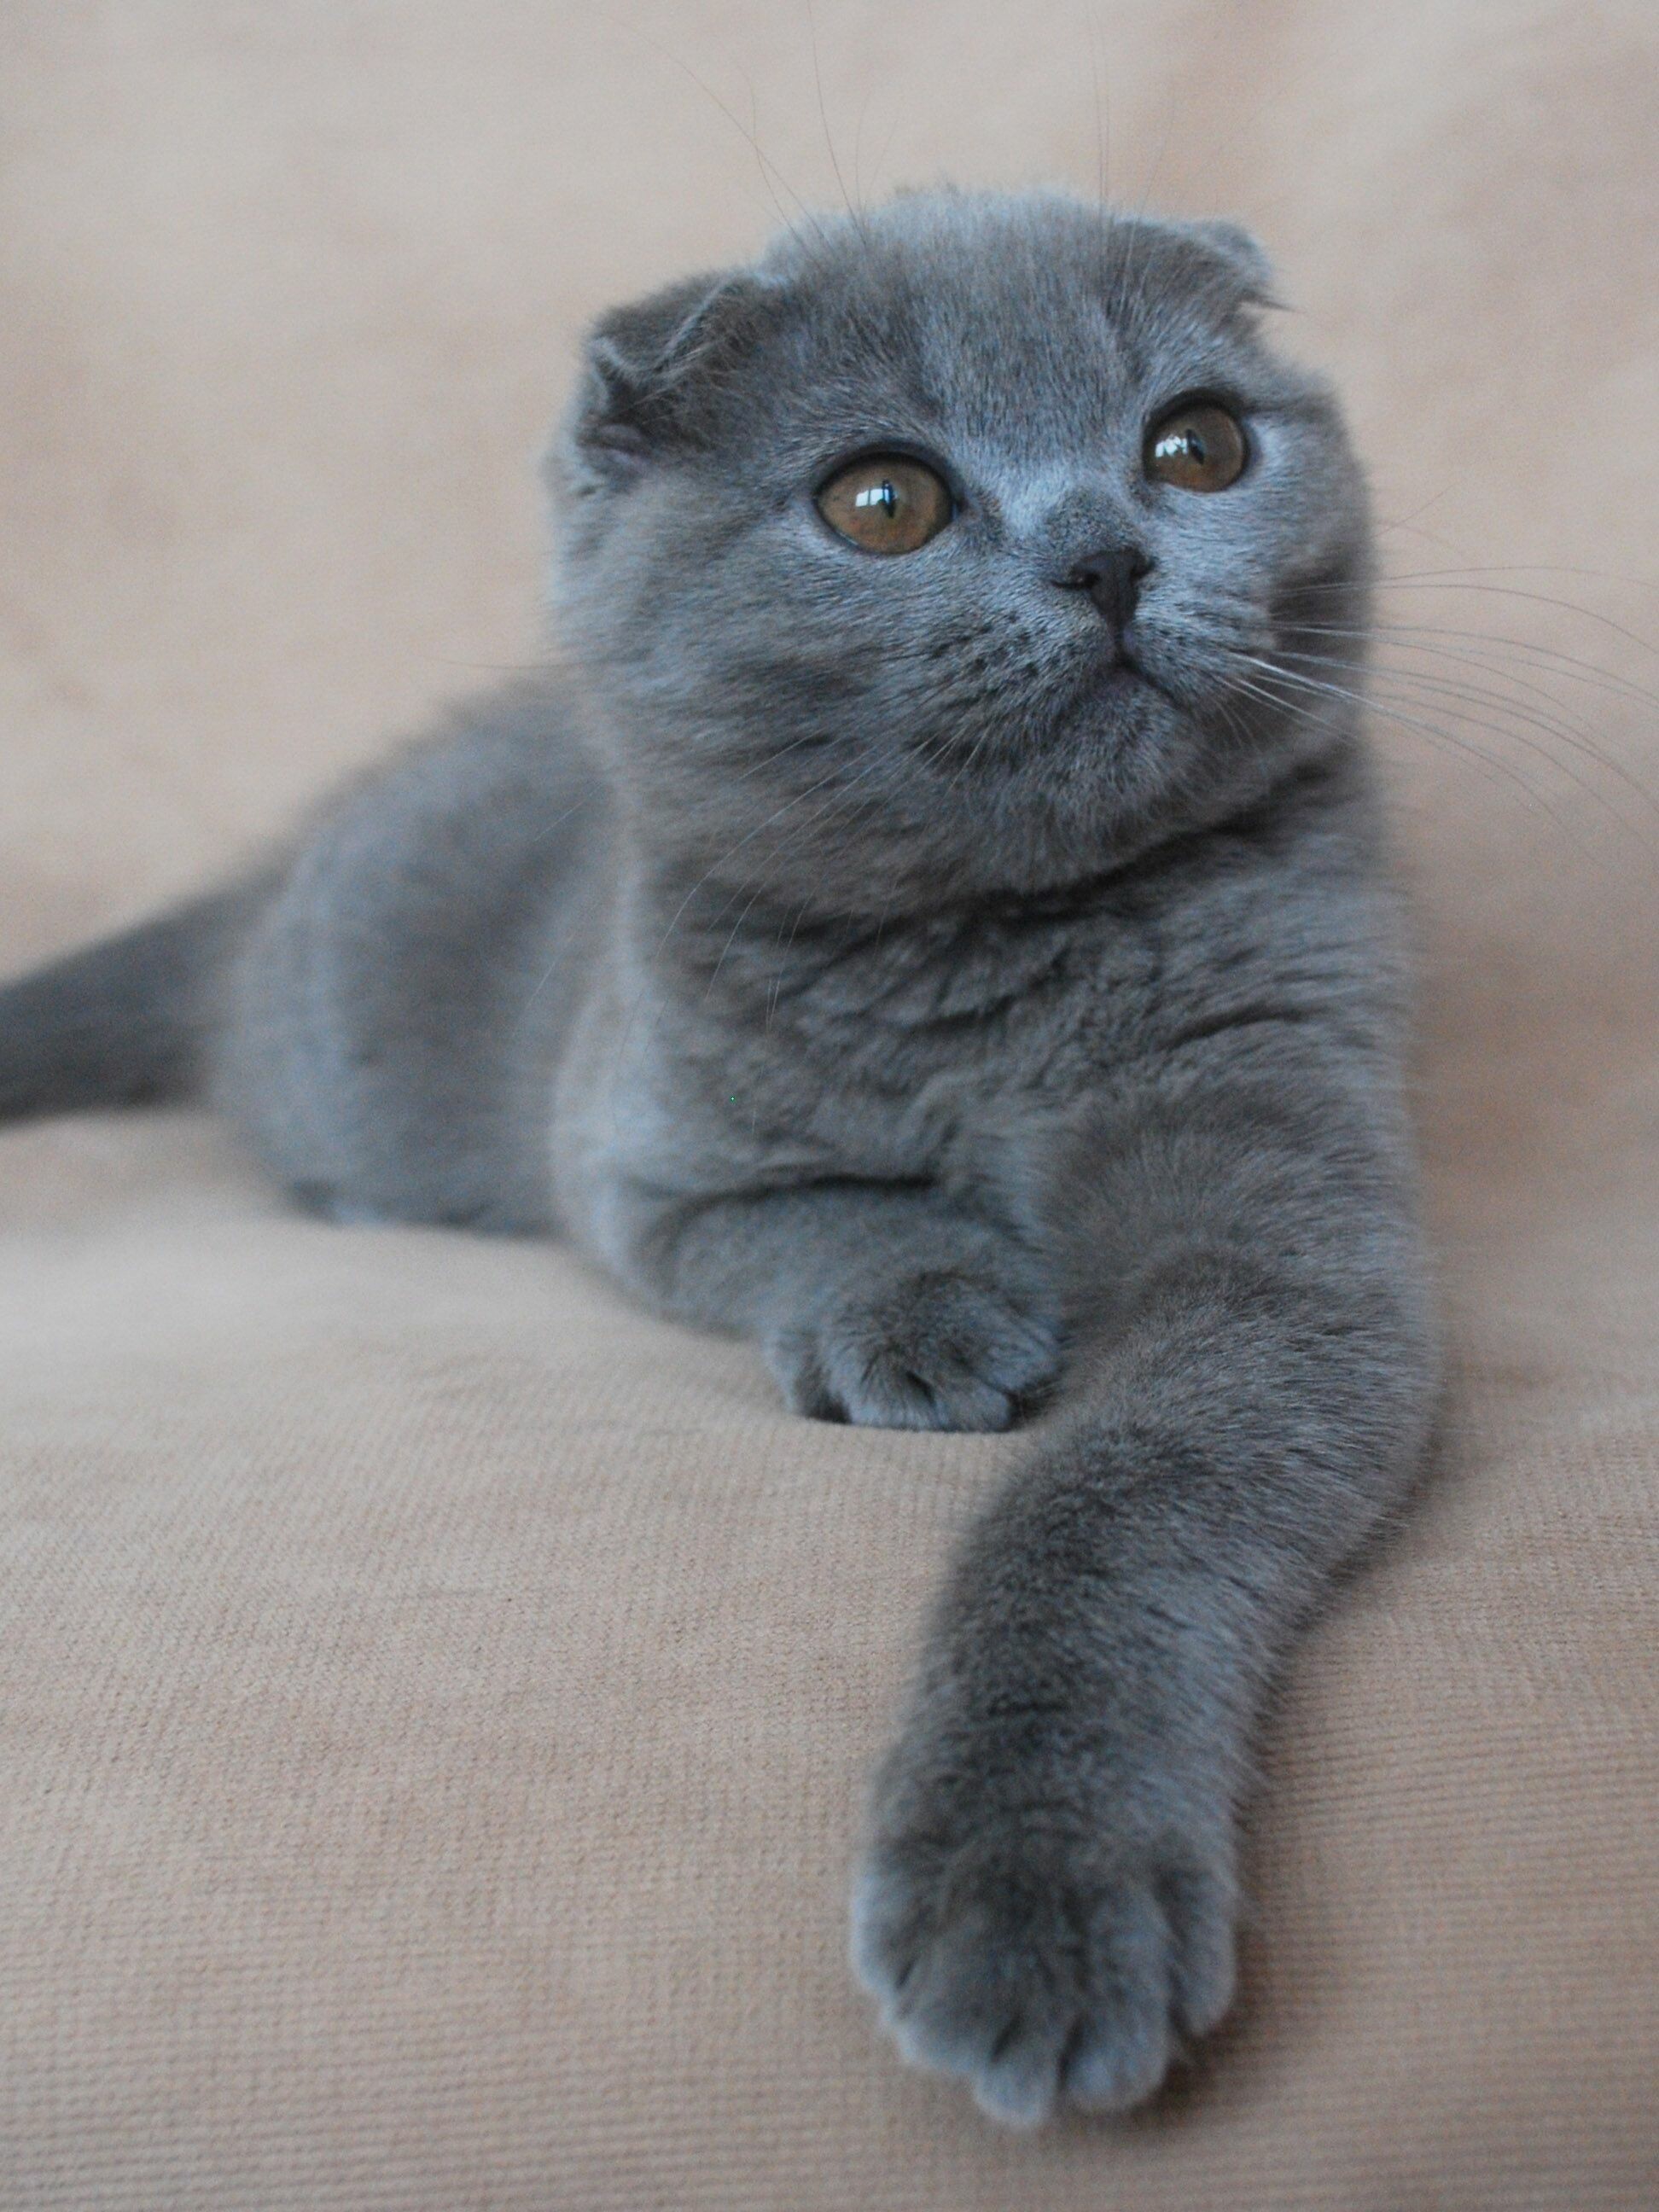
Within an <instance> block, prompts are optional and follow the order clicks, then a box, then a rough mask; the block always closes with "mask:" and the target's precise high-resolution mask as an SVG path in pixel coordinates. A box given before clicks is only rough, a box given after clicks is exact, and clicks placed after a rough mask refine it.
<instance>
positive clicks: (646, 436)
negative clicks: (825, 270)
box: [550, 270, 781, 491]
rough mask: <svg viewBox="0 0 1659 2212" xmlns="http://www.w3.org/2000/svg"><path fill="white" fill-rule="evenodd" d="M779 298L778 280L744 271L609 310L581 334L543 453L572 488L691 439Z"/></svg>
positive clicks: (616, 475)
mask: <svg viewBox="0 0 1659 2212" xmlns="http://www.w3.org/2000/svg"><path fill="white" fill-rule="evenodd" d="M780 300H781V289H780V287H778V286H777V285H775V284H773V283H767V282H766V281H765V280H763V279H762V278H759V277H757V276H752V275H750V273H749V272H748V271H746V270H743V271H738V272H735V273H731V274H726V275H714V276H691V277H687V278H686V279H685V280H684V282H683V283H678V284H671V285H669V286H667V287H666V288H665V289H664V290H662V291H660V292H653V293H652V294H651V295H649V297H648V298H646V299H644V300H639V301H634V302H633V303H632V304H631V305H629V306H627V307H612V308H611V309H609V310H608V311H607V313H605V314H603V315H601V316H600V317H599V320H598V321H597V322H596V323H595V324H594V325H593V326H592V329H591V330H590V331H589V332H588V335H587V343H586V353H585V358H584V363H583V371H582V376H581V380H580V383H579V384H578V386H577V389H576V392H575V397H574V401H573V403H572V405H571V409H570V412H569V414H568V416H567V418H566V422H565V429H564V435H563V437H562V440H561V441H560V446H561V447H562V452H558V451H556V453H555V454H554V455H552V456H550V459H553V460H555V461H558V460H562V462H563V464H564V465H565V467H566V468H567V469H568V471H570V474H571V477H573V478H574V488H575V489H577V490H578V491H599V490H604V489H611V488H617V487H620V486H622V485H623V484H626V483H629V482H630V481H632V480H633V479H634V478H635V477H638V476H640V475H641V473H642V472H643V471H645V470H646V469H647V468H648V467H649V466H650V465H651V462H652V460H653V459H654V458H655V457H656V455H657V454H658V453H660V452H663V451H665V449H667V448H668V447H671V446H672V445H673V444H675V443H676V442H677V441H678V442H684V441H691V440H695V439H696V435H697V432H698V428H699V425H700V422H702V421H704V420H706V408H707V401H708V398H709V397H710V396H711V394H712V392H713V390H714V386H716V385H717V384H718V383H719V381H720V379H721V378H722V376H723V375H725V374H727V373H729V372H730V370H731V369H732V368H734V367H735V366H736V365H737V363H738V362H739V361H740V360H741V359H742V358H743V357H744V356H745V355H746V354H748V353H749V352H750V351H751V350H752V349H753V348H754V346H755V345H756V344H757V343H758V342H759V340H760V339H761V337H763V335H764V333H765V331H766V330H767V329H768V328H769V325H770V324H771V322H772V320H773V319H774V317H775V313H776V311H777V308H778V305H779V302H780Z"/></svg>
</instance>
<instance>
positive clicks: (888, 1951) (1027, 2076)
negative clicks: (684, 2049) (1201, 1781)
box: [853, 1800, 1236, 2127]
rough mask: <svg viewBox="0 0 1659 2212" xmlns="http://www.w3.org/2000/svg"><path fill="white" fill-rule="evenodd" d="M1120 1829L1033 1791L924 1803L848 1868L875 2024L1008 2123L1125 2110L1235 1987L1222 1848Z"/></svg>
mask: <svg viewBox="0 0 1659 2212" xmlns="http://www.w3.org/2000/svg"><path fill="white" fill-rule="evenodd" d="M1114 1825H1115V1824H1113V1823H1112V1822H1110V1821H1107V1822H1105V1823H1104V1824H1103V1826H1102V1828H1101V1830H1100V1832H1086V1831H1082V1830H1079V1828H1078V1827H1077V1826H1076V1825H1075V1814H1074V1810H1073V1808H1066V1809H1064V1810H1061V1809H1060V1808H1054V1807H1051V1806H1045V1805H1044V1804H1043V1803H1042V1802H1041V1801H1040V1800H1037V1801H1034V1802H1030V1803H1029V1804H1026V1805H1024V1806H1022V1807H1019V1808H1006V1807H1005V1808H1002V1809H1000V1810H999V1811H998V1812H997V1813H995V1814H993V1815H989V1816H987V1817H984V1818H983V1819H981V1820H978V1821H975V1820H968V1821H966V1822H964V1821H963V1820H962V1818H961V1817H960V1814H957V1812H956V1811H955V1810H954V1809H949V1810H946V1809H943V1808H937V1807H935V1808H932V1809H931V1810H930V1809H929V1808H927V1807H926V1806H925V1805H924V1806H922V1807H921V1808H917V1809H916V1810H915V1812H913V1814H911V1815H910V1816H909V1817H908V1820H906V1822H905V1824H904V1825H902V1826H899V1827H897V1828H896V1829H890V1830H889V1832H886V1833H884V1834H883V1835H880V1836H878V1839H877V1841H876V1843H875V1844H874V1845H873V1847H872V1850H871V1851H870V1853H869V1856H868V1857H867V1859H866V1863H865V1866H864V1869H863V1871H862V1873H861V1874H860V1878H859V1881H858V1884H857V1887H856V1889H855V1892H854V1906H853V1964H854V1971H855V1972H856V1973H857V1975H858V1977H859V1979H860V1981H861V1982H862V1983H863V1984H864V1986H865V1988H866V1990H869V1992H870V1994H871V1995H872V1996H873V1997H874V1998H875V1999H876V2001H877V2002H878V2006H879V2007H880V2011H881V2018H882V2021H883V2024H884V2026H885V2027H886V2028H887V2029H888V2031H889V2033H890V2034H891V2035H892V2037H893V2039H894V2040H895V2042H896V2044H897V2045H898V2047H899V2050H900V2051H901V2053H902V2056H903V2057H905V2058H906V2059H908V2061H909V2062H910V2063H912V2064H913V2065H916V2066H921V2067H926V2068H928V2069H932V2070H933V2072H936V2073H940V2074H946V2075H957V2076H960V2077H961V2078H962V2079H963V2081H965V2082H966V2083H967V2085H968V2087H969V2088H970V2089H971V2091H972V2092H973V2094H974V2097H975V2101H976V2102H977V2103H978V2104H979V2106H980V2107H981V2110H982V2111H984V2112H987V2113H988V2114H989V2115H990V2116H991V2118H994V2119H996V2120H1000V2121H1002V2122H1004V2123H1006V2124H1008V2125H1010V2126H1013V2127H1034V2126H1036V2124H1038V2123H1039V2122H1041V2121H1042V2120H1044V2119H1046V2118H1048V2117H1049V2115H1050V2114H1051V2113H1052V2112H1054V2109H1055V2107H1056V2106H1058V2105H1060V2103H1062V2102H1066V2103H1069V2104H1071V2105H1073V2106H1078V2107H1079V2108H1081V2109H1082V2110H1084V2111H1085V2112H1127V2111H1128V2110H1129V2109H1130V2108H1131V2107H1132V2106H1135V2105H1138V2104H1139V2103H1141V2102H1142V2101H1143V2100H1145V2099H1146V2098H1147V2097H1149V2096H1151V2095H1152V2092H1153V2091H1154V2090H1155V2089H1157V2088H1158V2085H1159V2084H1160V2083H1161V2082H1162V2081H1163V2080H1164V2075H1165V2074H1166V2073H1167V2071H1168V2070H1169V2068H1170V2063H1171V2062H1172V2061H1173V2060H1174V2059H1175V2058H1176V2057H1177V2056H1178V2055H1179V2054H1180V2052H1181V2051H1182V2046H1183V2043H1184V2041H1185V2040H1186V2039H1188V2038H1192V2037H1196V2036H1200V2035H1203V2034H1204V2033H1206V2032H1207V2031H1208V2030H1209V2029H1210V2028H1212V2027H1214V2026H1215V2025H1216V2023H1217V2021H1219V2020H1220V2018H1221V2016H1222V2015H1223V2014H1224V2013H1225V2011H1226V2009H1227V2006H1228V2004H1229V2002H1230V2001H1231V1996H1232V1992H1233V1983H1234V1923H1235V1917H1236V1893H1235V1888H1234V1881H1233V1875H1232V1868H1231V1848H1230V1847H1229V1846H1226V1845H1222V1846H1219V1847H1218V1846H1217V1845H1216V1844H1214V1843H1213V1842H1212V1841H1209V1840H1205V1839H1201V1838H1200V1837H1198V1836H1196V1835H1194V1834H1183V1833H1182V1832H1181V1831H1180V1830H1179V1829H1178V1828H1176V1829H1170V1830H1166V1831H1164V1832H1154V1833H1152V1834H1149V1835H1143V1836H1141V1837H1139V1838H1137V1837H1135V1836H1133V1834H1132V1833H1124V1832H1118V1833H1114V1832H1113V1827H1114Z"/></svg>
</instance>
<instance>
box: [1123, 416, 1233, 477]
mask: <svg viewBox="0 0 1659 2212" xmlns="http://www.w3.org/2000/svg"><path fill="white" fill-rule="evenodd" d="M1249 458H1250V449H1249V446H1248V445H1247V444H1246V443H1245V441H1244V430H1243V425H1242V424H1241V423H1240V422H1239V421H1238V418H1237V416H1234V415H1230V414H1229V413H1228V411H1227V410H1226V409H1225V407H1223V406H1220V405H1219V404H1218V403H1217V402H1216V401H1215V400H1213V399H1197V400H1188V401H1187V402H1186V403H1185V404H1183V405H1182V406H1179V407H1176V409H1174V410H1172V412H1170V414H1168V415H1165V416H1163V417H1162V418H1161V419H1160V420H1159V421H1158V422H1155V423H1153V425H1152V428H1151V429H1150V430H1149V431H1148V432H1147V434H1146V451H1145V453H1144V454H1143V455H1142V465H1143V466H1144V467H1145V469H1146V473H1147V475H1148V476H1149V477H1152V481H1153V482H1154V483H1165V484H1173V485H1174V486H1175V488H1176V490H1177V491H1225V490H1226V489H1227V487H1228V485H1229V484H1230V483H1237V480H1238V478H1239V477H1241V476H1242V475H1243V471H1244V464H1245V462H1246V461H1247V460H1249Z"/></svg>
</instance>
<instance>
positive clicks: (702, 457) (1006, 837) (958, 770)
mask: <svg viewBox="0 0 1659 2212" xmlns="http://www.w3.org/2000/svg"><path fill="white" fill-rule="evenodd" d="M1266 283H1267V276H1266V270H1265V269H1264V267H1263V264H1262V263H1261V257H1260V255H1259V253H1258V252H1257V251H1256V249H1255V247H1254V246H1252V245H1251V243H1250V242H1249V240H1247V239H1246V238H1245V237H1244V236H1243V234H1241V233H1238V232H1236V231H1234V230H1232V229H1231V228H1229V227H1226V226H1219V225H1203V224H1194V225H1182V224H1176V223H1164V222H1146V221H1139V220H1137V221H1115V220H1112V219H1109V218H1108V217H1106V216H1103V215H1102V214H1101V213H1100V212H1099V211H1098V210H1096V209H1095V208H1093V207H1091V206H1086V205H1084V204H1079V203H1076V202H1073V201H1071V200H1069V199H1066V198H1064V197H1059V196H1053V195H1022V196H1013V197H1011V196H1002V195H987V196H972V197H970V196H958V195H953V194H932V195H925V196H915V197H906V198H902V199H900V200H898V201H896V202H894V203H892V204H890V205H889V206H887V207H885V208H883V209H881V210H878V211H876V212H874V213H872V214H870V215H867V216H862V217H860V218H857V219H854V218H851V217H842V218H840V219H838V220H836V221H833V222H822V223H817V222H814V223H813V224H812V225H811V227H810V228H803V231H802V232H801V233H800V234H798V235H795V236H792V237H790V238H788V239H786V240H782V241H781V242H779V243H778V244H776V245H775V246H773V248H772V249H771V250H770V251H769V253H768V254H767V255H766V256H765V257H764V258H763V259H762V260H761V261H760V262H759V263H758V264H757V265H756V267H755V268H754V269H752V270H746V271H742V272H738V273H737V274H735V275H732V276H723V277H704V278H698V279H694V280H691V281H690V283H685V284H683V285H678V286H675V287H673V288H671V289H670V290H668V291H667V292H665V293H661V294H659V295H655V296H654V297H653V299H651V300H648V301H644V302H642V303H641V305H639V306H638V307H632V308H625V309H623V310H620V311H618V312H617V313H614V314H612V315H611V316H608V317H606V318H605V319H603V320H602V321H601V322H600V324H599V326H598V328H597V329H596V331H595V332H594V334H593V336H592V340H591V342H590V348H589V355H588V362H587V370H586V378H585V380H584V383H583V386H582V388H581V390H580V392H579V394H578V397H577V400H576V404H575V406H574V410H573V412H572V415H571V417H570V421H569V423H568V428H567V434H566V436H565V438H564V441H563V442H562V447H561V448H560V451H559V453H558V455H557V456H556V462H557V467H558V474H559V477H560V481H561V484H562V491H563V495H564V496H563V501H562V521H563V534H562V551H561V557H560V562H559V568H558V572H557V575H556V591H555V598H556V605H557V607H558V609H559V611H560V615H561V617H562V626H563V629H564V633H565V638H566V641H567V643H568V647H569V648H570V650H571V652H572V653H573V654H574V656H575V658H576V659H577V660H578V662H579V663H580V665H582V666H583V667H584V668H585V669H586V672H587V674H588V676H589V678H590V682H589V684H588V685H587V687H586V690H587V692H588V694H589V696H591V697H592V700H593V701H594V702H596V705H597V720H596V727H597V733H598V736H599V741H600V743H601V744H602V745H603V746H604V748H605V751H606V755H607V758H608V761H609V763H610V765H611V769H612V772H613V774H614V775H615V776H616V778H617V781H618V783H619V784H620V786H621V787H622V789H623V792H624V793H625V796H626V799H627V802H628V804H629V807H630V809H631V811H632V812H633V814H634V817H635V820H636V822H637V823H638V825H639V827H640V829H641V835H643V836H646V837H647V839H655V840H656V841H657V842H659V844H661V846H662V847H663V849H664V850H665V851H669V850H671V851H673V852H675V853H678V854H681V855H683V856H684V858H685V859H686V860H688V861H690V862H692V863H695V865H696V866H699V867H704V868H713V869H714V870H715V872H716V874H717V876H720V877H729V878H730V879H731V880H732V882H733V883H734V884H744V885H748V886H750V887H751V888H753V889H754V890H757V891H760V890H763V891H767V892H773V893H777V894H780V895H782V896H789V897H795V898H799V899H801V900H805V901H813V900H819V899H822V900H823V901H824V902H834V903H837V904H840V905H842V906H843V907H847V908H851V909H853V910H859V911H867V910H874V909H878V908H882V907H884V906H891V905H892V904H893V903H894V902H896V901H897V902H903V901H909V900H918V901H922V902H927V901H929V900H931V901H933V902H938V901H939V899H940V898H941V897H943V896H951V895H953V894H957V893H960V894H964V895H971V894H974V893H978V892H982V891H991V890H996V891H1022V890H1039V889H1049V888H1053V887H1055V886H1058V885H1060V884H1066V883H1067V882H1071V881H1074V880H1077V879H1079V878H1084V877H1087V876H1089V875H1091V874H1094V873H1097V872H1100V871H1102V870H1103V869H1104V868H1106V867H1109V866H1113V865H1115V864H1116V863H1117V862H1119V861H1121V860H1122V859H1124V858H1126V857H1127V856H1129V855H1130V854H1133V853H1134V852H1136V851H1138V850H1139V849H1142V848H1145V847H1146V846H1147V845H1149V844H1151V843H1152V842H1157V841H1158V840H1159V839H1161V838H1162V837H1164V836H1168V835H1170V834H1171V833H1172V832H1175V831H1176V830H1179V829H1185V828H1189V827H1193V826H1195V825H1197V824H1199V823H1202V822H1205V821H1206V820H1213V819H1216V818H1218V817H1220V816H1221V815H1222V814H1224V813H1225V811H1228V810H1229V809H1231V807H1233V806H1236V805H1238V804H1240V803H1241V802H1243V801H1244V800H1246V799H1249V797H1251V796H1252V795H1254V793H1255V792H1256V791H1258V790H1260V789H1261V788H1263V787H1265V786H1266V785H1267V783H1268V782H1270V781H1272V780H1273V777H1274V776H1275V775H1278V774H1279V773H1282V771H1283V770H1284V769H1285V766H1286V765H1287V763H1289V762H1290V761H1291V760H1293V759H1294V758H1296V757H1298V756H1300V755H1302V754H1304V753H1306V752H1308V751H1310V750H1316V749H1317V748H1318V747H1320V746H1322V745H1323V744H1328V743H1329V742H1330V741H1331V738H1332V735H1333V732H1334V727H1335V726H1336V725H1335V724H1334V722H1333V720H1331V719H1330V714H1328V712H1327V711H1326V702H1322V701H1321V700H1319V699H1318V697H1317V695H1316V694H1315V693H1313V692H1312V691H1310V690H1308V689H1307V688H1306V686H1305V684H1304V683H1303V682H1302V681H1300V680H1291V681H1286V680H1283V679H1282V678H1280V677H1279V676H1277V675H1275V674H1273V672H1272V671H1273V669H1275V668H1276V667H1279V666H1280V665H1282V666H1284V667H1285V668H1290V669H1294V670H1295V671H1297V677H1298V678H1302V677H1305V676H1306V675H1307V674H1309V673H1311V672H1312V671H1311V668H1310V663H1309V662H1308V661H1307V660H1305V659H1296V660H1294V661H1287V662H1285V663H1283V664H1279V663H1278V662H1277V661H1276V660H1275V656H1276V655H1278V654H1280V653H1292V652H1293V653H1300V654H1305V653H1310V652H1314V653H1316V652H1317V650H1318V646H1319V641H1320V640H1321V638H1322V637H1323V636H1325V635H1327V634H1328V633H1334V632H1340V631H1344V630H1346V631H1350V632H1352V631H1353V630H1355V629H1358V628H1359V627H1360V626H1361V624H1362V623H1363V621H1364V597H1365V583H1366V576H1367V571H1368V565H1369V563H1368V538H1367V529H1366V521H1365V507H1364V494H1363V488H1362V485H1361V482H1360V478H1359V475H1358V469H1357V467H1356V465H1355V463H1354V461H1353V459H1352V453H1351V452H1350V449H1349V447H1348V444H1347V441H1346V437H1345V435H1344V434H1343V430H1342V428H1341V424H1340V419H1339V417H1338V415H1337V413H1336V410H1335V408H1334V403H1333V402H1332V400H1331V398H1330V397H1329V395H1328V392H1326V391H1325V389H1324V388H1323V387H1322V386H1321V385H1320V384H1319V383H1318V382H1317V381H1316V380H1314V379H1312V378H1310V377H1309V376H1308V375H1306V374H1304V373H1302V372H1300V371H1297V370H1296V369H1294V368H1291V367H1290V366H1288V365H1287V364H1285V363H1284V362H1281V361H1279V359H1278V358H1277V356H1274V355H1273V353H1272V352H1271V351H1270V350H1269V349H1267V346H1266V345H1265V344H1264V343H1262V341H1261V337H1260V336H1259V335H1258V332H1257V329H1256V321H1257V310H1258V309H1259V308H1260V307H1261V306H1262V305H1263V304H1264V303H1265V298H1266ZM1332 643H1333V646H1334V653H1333V658H1336V659H1345V660H1350V661H1351V660H1352V658H1353V641H1352V636H1349V637H1346V638H1344V637H1340V636H1334V637H1333V638H1332ZM1264 662H1266V663H1267V664H1268V669H1267V671H1264V670H1263V668H1262V667H1261V665H1260V664H1261V663H1264ZM1280 701H1282V702H1283V703H1282V704H1280V703H1276V702H1280ZM1316 709H1317V710H1318V711H1315V710H1316ZM1330 713H1334V714H1336V715H1337V716H1338V718H1339V720H1340V716H1341V713H1342V710H1341V709H1340V708H1332V709H1331V710H1330Z"/></svg>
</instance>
